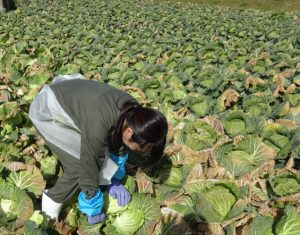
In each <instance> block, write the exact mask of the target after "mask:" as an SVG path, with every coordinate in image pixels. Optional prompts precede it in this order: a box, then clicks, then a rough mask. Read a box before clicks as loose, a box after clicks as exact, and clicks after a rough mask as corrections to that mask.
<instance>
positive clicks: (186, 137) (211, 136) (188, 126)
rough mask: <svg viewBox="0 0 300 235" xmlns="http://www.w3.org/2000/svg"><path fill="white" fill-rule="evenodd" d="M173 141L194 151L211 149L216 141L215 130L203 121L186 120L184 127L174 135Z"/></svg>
mask: <svg viewBox="0 0 300 235" xmlns="http://www.w3.org/2000/svg"><path fill="white" fill-rule="evenodd" d="M175 140H176V142H177V143H179V144H183V145H186V146H188V147H190V148H191V149H193V150H195V151H199V150H202V149H207V148H211V147H212V146H213V145H214V143H215V142H216V140H217V133H216V131H215V129H214V128H213V127H212V126H211V125H209V124H207V123H206V122H204V121H200V120H199V121H192V120H187V121H186V123H185V125H184V127H183V128H182V129H181V130H178V131H177V132H176V133H175Z"/></svg>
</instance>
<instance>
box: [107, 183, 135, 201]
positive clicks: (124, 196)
mask: <svg viewBox="0 0 300 235" xmlns="http://www.w3.org/2000/svg"><path fill="white" fill-rule="evenodd" d="M108 193H109V195H110V196H112V197H113V198H117V200H118V205H119V206H125V205H127V204H128V203H129V201H130V193H129V192H128V191H127V189H126V188H125V187H124V186H123V185H122V184H121V183H120V182H119V181H118V180H116V179H112V183H111V184H110V185H109V186H108Z"/></svg>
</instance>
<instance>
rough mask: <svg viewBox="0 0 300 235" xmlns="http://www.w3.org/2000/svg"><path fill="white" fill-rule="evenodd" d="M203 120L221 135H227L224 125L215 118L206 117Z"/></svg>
mask: <svg viewBox="0 0 300 235" xmlns="http://www.w3.org/2000/svg"><path fill="white" fill-rule="evenodd" d="M202 120H203V121H204V122H206V123H207V124H208V125H210V126H212V127H213V128H214V129H215V131H216V132H217V133H218V134H219V135H223V134H225V132H224V127H223V125H222V123H221V122H220V121H219V120H217V119H216V118H214V117H213V116H206V117H205V118H203V119H202Z"/></svg>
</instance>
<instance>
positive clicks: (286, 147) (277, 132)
mask: <svg viewBox="0 0 300 235" xmlns="http://www.w3.org/2000/svg"><path fill="white" fill-rule="evenodd" d="M261 136H262V137H263V141H264V143H266V144H267V145H268V146H270V147H272V148H273V149H275V151H276V159H284V158H286V157H287V155H288V154H289V152H290V151H291V148H292V144H291V142H290V133H289V130H288V128H287V127H285V126H283V125H281V124H279V123H270V124H267V125H266V126H265V127H264V129H263V130H262V133H261Z"/></svg>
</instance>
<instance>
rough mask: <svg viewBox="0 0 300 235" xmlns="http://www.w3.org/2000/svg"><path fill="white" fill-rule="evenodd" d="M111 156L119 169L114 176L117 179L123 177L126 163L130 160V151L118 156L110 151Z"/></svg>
mask: <svg viewBox="0 0 300 235" xmlns="http://www.w3.org/2000/svg"><path fill="white" fill-rule="evenodd" d="M110 158H111V160H113V161H114V162H115V163H116V164H117V165H118V167H119V168H118V170H117V171H116V173H115V174H114V176H113V178H115V179H117V180H121V179H123V177H124V176H125V173H126V169H125V164H126V162H127V160H128V153H125V154H124V155H121V156H117V155H115V154H112V153H110Z"/></svg>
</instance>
